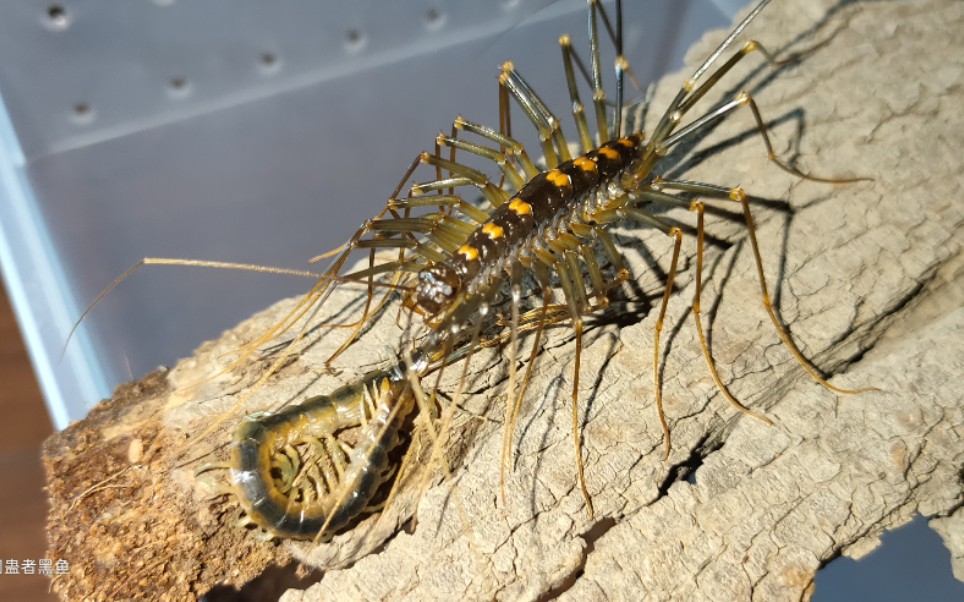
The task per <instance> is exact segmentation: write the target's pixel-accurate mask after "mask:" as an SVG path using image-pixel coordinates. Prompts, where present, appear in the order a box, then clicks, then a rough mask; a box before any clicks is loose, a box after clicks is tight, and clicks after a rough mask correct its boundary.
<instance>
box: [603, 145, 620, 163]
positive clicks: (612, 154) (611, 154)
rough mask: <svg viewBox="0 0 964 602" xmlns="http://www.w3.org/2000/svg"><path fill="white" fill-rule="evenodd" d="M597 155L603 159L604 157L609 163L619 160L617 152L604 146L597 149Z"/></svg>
mask: <svg viewBox="0 0 964 602" xmlns="http://www.w3.org/2000/svg"><path fill="white" fill-rule="evenodd" d="M599 154H600V155H602V156H603V157H606V158H607V159H609V160H610V161H615V160H616V159H618V158H619V152H617V151H616V149H613V148H609V147H608V146H604V147H602V148H601V149H599Z"/></svg>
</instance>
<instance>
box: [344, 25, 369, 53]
mask: <svg viewBox="0 0 964 602" xmlns="http://www.w3.org/2000/svg"><path fill="white" fill-rule="evenodd" d="M364 45H365V35H364V34H362V32H361V31H359V30H357V29H349V30H348V31H346V32H345V48H347V49H348V50H351V51H357V50H361V48H362V47H363V46H364Z"/></svg>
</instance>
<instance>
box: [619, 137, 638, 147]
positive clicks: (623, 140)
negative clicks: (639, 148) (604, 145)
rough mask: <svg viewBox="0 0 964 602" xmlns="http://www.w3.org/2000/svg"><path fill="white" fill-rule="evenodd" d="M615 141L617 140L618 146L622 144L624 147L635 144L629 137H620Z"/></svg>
mask: <svg viewBox="0 0 964 602" xmlns="http://www.w3.org/2000/svg"><path fill="white" fill-rule="evenodd" d="M616 142H617V143H618V144H619V145H620V146H624V147H626V148H633V147H634V146H636V144H635V143H634V142H633V141H632V140H630V139H629V138H620V139H619V140H617V141H616Z"/></svg>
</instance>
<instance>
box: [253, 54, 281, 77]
mask: <svg viewBox="0 0 964 602" xmlns="http://www.w3.org/2000/svg"><path fill="white" fill-rule="evenodd" d="M280 66H281V61H280V60H279V59H278V55H277V54H275V53H273V52H262V53H261V56H259V57H258V67H259V68H260V69H261V71H262V72H264V73H274V72H275V71H277V70H278V68H279V67H280Z"/></svg>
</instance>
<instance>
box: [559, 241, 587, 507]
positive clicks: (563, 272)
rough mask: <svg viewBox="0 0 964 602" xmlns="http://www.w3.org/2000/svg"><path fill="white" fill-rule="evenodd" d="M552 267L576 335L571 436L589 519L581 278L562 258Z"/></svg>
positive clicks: (580, 486) (580, 485)
mask: <svg viewBox="0 0 964 602" xmlns="http://www.w3.org/2000/svg"><path fill="white" fill-rule="evenodd" d="M554 268H555V272H556V275H557V276H558V278H559V284H560V286H562V290H563V293H564V295H565V297H566V303H567V304H568V306H569V316H570V318H571V319H572V329H573V332H574V333H575V337H576V353H575V356H574V358H573V369H572V437H573V446H574V448H575V452H576V471H577V473H578V477H579V489H580V490H582V497H583V499H584V500H585V501H586V511H587V512H588V513H589V518H590V519H591V518H592V517H593V514H594V510H593V505H592V497H591V496H590V495H589V490H588V489H587V488H586V474H585V473H586V471H585V467H584V465H583V459H582V437H581V433H580V429H579V373H580V364H581V361H582V332H583V324H582V315H581V313H582V310H583V308H582V307H579V306H578V305H577V304H578V300H579V298H580V297H579V294H578V292H577V289H576V284H574V282H573V281H574V280H575V279H578V280H579V281H580V282H579V285H580V286H581V280H582V279H581V275H580V274H572V275H570V274H569V271H570V270H569V267H568V266H567V265H566V262H565V261H564V260H556V263H555V265H554ZM582 294H583V296H584V295H585V290H583V291H582Z"/></svg>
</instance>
